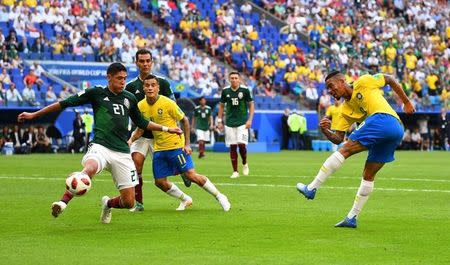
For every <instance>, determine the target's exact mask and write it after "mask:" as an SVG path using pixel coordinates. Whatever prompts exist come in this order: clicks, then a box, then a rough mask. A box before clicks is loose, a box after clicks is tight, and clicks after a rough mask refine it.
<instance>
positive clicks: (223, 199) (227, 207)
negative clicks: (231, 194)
mask: <svg viewBox="0 0 450 265" xmlns="http://www.w3.org/2000/svg"><path fill="white" fill-rule="evenodd" d="M216 199H217V200H218V201H219V203H220V205H221V206H222V208H223V210H224V211H225V212H228V211H229V210H230V208H231V203H230V201H229V200H228V198H227V196H225V195H223V194H222V193H220V194H219V195H217V197H216Z"/></svg>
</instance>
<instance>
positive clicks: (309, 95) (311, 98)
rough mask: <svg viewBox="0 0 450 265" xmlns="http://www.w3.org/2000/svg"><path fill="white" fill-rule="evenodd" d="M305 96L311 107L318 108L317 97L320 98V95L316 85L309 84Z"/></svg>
mask: <svg viewBox="0 0 450 265" xmlns="http://www.w3.org/2000/svg"><path fill="white" fill-rule="evenodd" d="M305 98H306V103H307V105H308V106H309V109H316V106H317V99H318V98H319V95H318V94H317V89H316V88H315V87H314V86H312V85H309V86H307V87H306V89H305Z"/></svg>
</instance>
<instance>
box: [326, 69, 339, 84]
mask: <svg viewBox="0 0 450 265" xmlns="http://www.w3.org/2000/svg"><path fill="white" fill-rule="evenodd" d="M339 74H341V72H339V71H338V70H333V71H331V73H329V74H328V75H327V77H325V82H326V81H328V80H329V79H330V78H332V77H333V76H335V75H339Z"/></svg>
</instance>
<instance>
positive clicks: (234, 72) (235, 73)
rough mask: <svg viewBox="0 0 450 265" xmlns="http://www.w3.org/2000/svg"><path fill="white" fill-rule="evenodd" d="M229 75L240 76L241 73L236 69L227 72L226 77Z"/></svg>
mask: <svg viewBox="0 0 450 265" xmlns="http://www.w3.org/2000/svg"><path fill="white" fill-rule="evenodd" d="M231 75H238V76H241V74H240V73H239V72H238V71H231V72H230V73H229V74H228V77H230V76H231Z"/></svg>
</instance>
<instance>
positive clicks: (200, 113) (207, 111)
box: [194, 106, 212, 131]
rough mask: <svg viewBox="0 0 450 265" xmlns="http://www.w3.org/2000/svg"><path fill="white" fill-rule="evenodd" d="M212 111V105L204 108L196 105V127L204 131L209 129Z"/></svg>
mask: <svg viewBox="0 0 450 265" xmlns="http://www.w3.org/2000/svg"><path fill="white" fill-rule="evenodd" d="M211 113H212V111H211V107H209V106H205V107H204V108H202V106H197V107H195V110H194V117H195V128H196V129H199V130H202V131H207V130H209V120H210V117H211Z"/></svg>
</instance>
